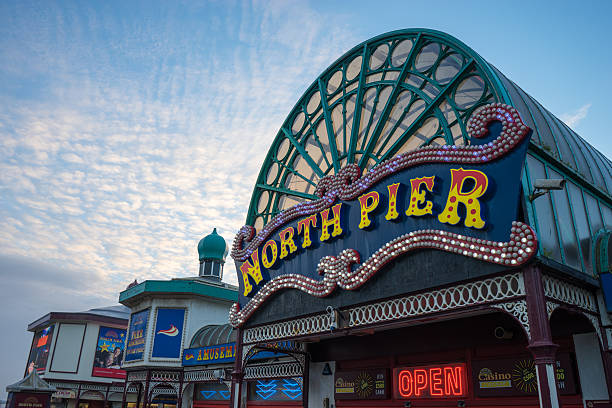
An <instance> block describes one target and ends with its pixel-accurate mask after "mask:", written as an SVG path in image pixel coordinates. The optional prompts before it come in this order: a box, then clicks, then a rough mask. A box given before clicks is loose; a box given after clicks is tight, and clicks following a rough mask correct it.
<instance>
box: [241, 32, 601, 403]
mask: <svg viewBox="0 0 612 408" xmlns="http://www.w3.org/2000/svg"><path fill="white" fill-rule="evenodd" d="M508 52H513V50H509V51H508ZM516 52H517V57H518V51H516ZM611 188H612V163H611V162H610V160H609V159H608V158H606V157H605V156H603V155H602V154H601V153H600V152H598V151H597V150H596V149H594V148H593V147H592V146H590V145H589V144H588V143H587V142H586V141H585V140H584V139H582V138H581V137H580V136H579V135H577V134H576V133H575V132H574V131H572V130H571V129H570V128H569V127H568V126H567V125H565V124H564V123H563V122H562V121H561V120H559V119H558V118H556V117H555V116H554V115H552V114H551V113H550V112H549V111H547V110H546V109H545V108H544V107H542V106H541V105H540V104H539V103H538V102H537V101H536V100H535V99H533V98H532V97H531V96H529V95H528V94H527V93H525V92H524V91H523V90H522V89H521V88H520V87H519V86H517V85H516V84H515V83H513V82H512V81H511V80H510V79H508V78H507V77H506V76H504V75H503V74H502V73H501V72H500V71H499V70H498V69H497V68H495V67H494V66H492V65H491V64H489V63H488V62H486V61H485V60H484V59H483V58H482V57H481V56H479V55H478V54H477V53H476V52H475V51H473V50H472V49H470V48H469V47H468V46H467V45H465V44H463V43H462V42H461V41H459V40H457V39H455V38H453V37H451V36H449V35H447V34H444V33H441V32H437V31H432V30H423V29H419V30H403V31H396V32H391V33H388V34H384V35H381V36H378V37H375V38H372V39H370V40H368V41H366V42H364V43H362V44H359V45H357V46H356V47H354V48H353V49H351V50H350V51H348V52H347V53H346V54H345V55H343V56H342V57H341V58H339V59H338V60H337V61H336V62H334V63H333V64H332V65H331V66H330V67H329V68H328V69H327V70H325V71H324V72H323V73H322V74H321V75H320V76H319V77H318V78H317V79H316V80H315V81H314V82H313V84H312V85H311V86H310V87H309V88H308V90H307V91H306V92H305V93H304V95H303V96H302V97H301V98H300V100H299V101H298V102H297V104H296V105H295V107H294V108H293V110H292V111H291V113H290V114H289V116H288V117H287V119H286V120H285V122H284V123H283V124H282V126H281V129H280V130H279V133H278V135H277V136H276V138H275V139H274V141H273V142H272V146H271V147H270V150H269V153H268V155H267V157H266V160H265V162H264V164H263V166H262V168H261V171H260V174H259V177H258V179H257V183H256V186H255V189H254V192H253V196H252V199H251V204H250V208H249V212H248V217H247V221H246V224H247V225H245V226H244V227H243V228H242V229H241V230H240V232H239V233H238V235H237V236H236V238H235V240H234V244H233V247H232V252H231V256H232V258H233V259H234V260H235V262H236V270H237V272H238V280H239V282H240V287H239V292H238V295H239V299H238V302H237V303H236V304H235V305H234V306H233V307H232V310H231V312H230V323H231V324H232V325H233V326H234V327H236V328H237V333H238V334H237V340H236V341H237V344H238V351H237V358H236V362H235V367H234V371H233V379H232V395H231V398H232V401H231V402H232V406H233V407H236V408H238V407H251V406H257V405H287V406H292V405H293V406H295V405H301V406H304V407H321V406H323V407H325V408H330V407H334V406H337V407H339V408H342V407H389V406H396V407H402V406H403V407H417V406H429V407H435V406H516V405H521V406H541V407H559V406H575V407H579V406H588V407H592V406H610V392H611V384H612V364H611V362H612V360H610V349H611V347H612V326H611V321H610V318H609V315H608V311H610V310H612V309H610V307H609V305H610V304H612V303H610V302H609V301H610V298H609V297H607V296H606V295H607V294H608V290H607V285H608V283H609V280H608V277H609V276H610V275H609V273H610V262H609V258H608V255H607V253H608V247H609V239H608V237H609V235H610V230H611V229H612V196H611V194H610V192H611V190H610V189H611ZM270 348H276V349H278V350H280V351H282V352H283V353H285V354H286V355H287V356H289V359H288V360H286V361H283V362H282V363H280V364H279V363H278V362H274V361H272V362H268V363H266V364H263V365H262V364H258V363H257V362H256V361H254V360H253V356H254V355H255V354H256V353H257V352H259V351H261V350H267V349H270ZM254 367H257V368H256V369H255V368H254ZM286 379H296V384H297V386H298V388H299V389H300V390H301V391H302V394H301V397H300V399H299V400H288V399H287V398H284V397H283V396H282V394H283V393H282V392H272V391H274V390H281V391H282V390H283V389H290V388H291V385H289V386H285V385H282V384H283V381H284V380H286ZM262 387H263V388H262ZM279 387H280V388H279ZM283 387H284V388H283ZM266 390H269V391H270V392H269V393H266ZM268 394H269V395H270V397H269V399H266V398H265V397H264V396H266V395H268ZM277 396H278V398H277ZM262 401H263V402H262ZM272 401H274V402H272Z"/></svg>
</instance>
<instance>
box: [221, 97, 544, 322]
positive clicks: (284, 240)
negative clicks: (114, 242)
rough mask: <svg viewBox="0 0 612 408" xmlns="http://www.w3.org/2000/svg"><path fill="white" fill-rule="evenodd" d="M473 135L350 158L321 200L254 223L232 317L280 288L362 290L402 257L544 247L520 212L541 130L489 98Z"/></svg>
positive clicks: (238, 318)
mask: <svg viewBox="0 0 612 408" xmlns="http://www.w3.org/2000/svg"><path fill="white" fill-rule="evenodd" d="M468 131H469V134H470V141H469V143H470V144H469V145H465V146H456V145H442V146H440V145H431V146H425V147H421V148H418V149H416V150H413V151H410V152H407V153H405V154H402V155H399V156H396V157H394V158H392V159H390V160H388V161H385V162H382V163H379V164H378V165H376V166H375V167H373V168H372V169H370V170H369V171H368V172H367V173H365V174H363V172H362V170H361V169H359V168H358V167H357V165H355V164H349V165H347V166H346V167H345V168H343V169H341V170H340V171H339V172H338V174H335V175H330V176H326V177H324V178H323V179H321V181H320V182H319V185H318V186H317V190H316V192H315V193H316V195H317V196H318V197H320V199H318V200H314V201H311V202H305V203H301V204H298V205H296V206H293V207H291V208H289V209H287V210H285V211H283V212H281V213H280V214H278V215H277V216H275V217H274V218H273V219H272V220H271V221H270V222H268V224H267V225H266V226H265V227H264V228H263V229H262V230H261V231H259V232H257V234H256V231H255V230H254V228H253V227H251V226H244V227H243V228H242V229H241V230H240V232H239V233H238V235H237V236H236V238H235V241H234V246H233V250H232V257H233V258H234V260H235V261H236V269H237V271H238V278H239V281H240V290H239V302H238V304H235V305H234V306H233V307H232V309H231V311H230V322H231V323H232V324H233V325H234V326H240V325H242V324H243V323H244V322H245V321H246V320H247V319H248V318H249V316H251V315H252V314H253V313H254V312H255V310H256V309H257V308H258V307H260V306H261V305H262V304H263V303H265V302H266V301H267V300H268V299H269V298H271V297H272V296H273V295H274V294H275V293H276V292H277V291H280V290H285V289H287V288H292V289H297V290H300V291H303V292H306V293H307V294H309V295H312V296H317V297H325V296H329V295H331V293H332V292H333V291H334V290H336V288H341V289H344V290H356V289H358V288H359V287H360V286H362V285H363V284H364V283H365V282H367V281H368V280H369V279H370V278H372V277H373V276H375V275H376V273H377V272H378V271H380V270H381V269H382V268H383V267H384V266H385V265H387V264H388V263H389V262H391V261H392V260H393V259H395V258H397V257H399V256H402V255H404V254H407V253H409V252H411V251H418V250H423V249H434V250H439V251H445V252H450V253H454V254H458V255H462V256H465V257H469V258H472V259H477V260H480V261H483V262H487V263H492V264H496V265H503V266H509V267H511V266H519V265H521V264H524V263H525V262H527V261H528V260H529V259H530V258H531V257H532V256H533V255H534V254H535V252H536V250H537V239H536V236H535V232H534V231H533V230H532V229H531V228H530V227H529V226H528V225H526V224H524V223H521V222H517V221H516V220H517V216H518V203H519V192H520V186H521V169H522V167H523V162H524V159H525V153H526V151H527V145H528V143H527V141H528V139H529V137H530V135H531V130H530V129H529V128H528V127H527V126H525V124H524V123H523V122H522V121H521V119H520V117H519V115H518V112H517V111H516V110H515V109H514V108H512V107H510V106H506V105H502V104H494V105H487V106H483V107H481V108H479V109H478V110H477V111H476V112H475V113H474V115H473V116H472V118H471V119H470V122H469V124H468Z"/></svg>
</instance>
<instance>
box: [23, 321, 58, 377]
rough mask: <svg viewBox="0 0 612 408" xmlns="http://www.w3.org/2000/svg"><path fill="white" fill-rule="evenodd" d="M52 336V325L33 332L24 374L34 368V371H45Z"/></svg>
mask: <svg viewBox="0 0 612 408" xmlns="http://www.w3.org/2000/svg"><path fill="white" fill-rule="evenodd" d="M52 338H53V325H51V326H48V327H45V328H44V329H42V330H40V331H37V332H36V333H35V334H34V340H33V341H32V348H31V349H30V355H29V357H28V364H27V365H26V372H25V375H28V374H30V373H31V372H32V370H34V369H36V371H38V372H39V373H40V372H42V371H45V368H46V367H47V358H48V357H49V347H50V346H51V339H52Z"/></svg>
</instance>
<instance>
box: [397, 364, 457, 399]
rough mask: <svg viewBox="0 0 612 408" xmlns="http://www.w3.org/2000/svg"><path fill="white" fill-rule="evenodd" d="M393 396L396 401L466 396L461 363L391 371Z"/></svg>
mask: <svg viewBox="0 0 612 408" xmlns="http://www.w3.org/2000/svg"><path fill="white" fill-rule="evenodd" d="M393 378H394V385H393V395H394V397H395V398H397V399H406V398H410V399H419V398H452V397H464V396H466V395H467V377H466V368H465V364H463V363H454V364H436V365H429V366H419V367H406V368H396V369H394V370H393Z"/></svg>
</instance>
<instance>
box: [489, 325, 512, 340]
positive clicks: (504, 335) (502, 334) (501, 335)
mask: <svg viewBox="0 0 612 408" xmlns="http://www.w3.org/2000/svg"><path fill="white" fill-rule="evenodd" d="M493 334H494V335H495V337H496V338H498V339H504V340H508V339H511V338H512V337H513V336H514V333H513V332H511V331H510V330H506V329H504V328H503V327H501V326H498V327H496V328H495V330H494V331H493Z"/></svg>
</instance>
